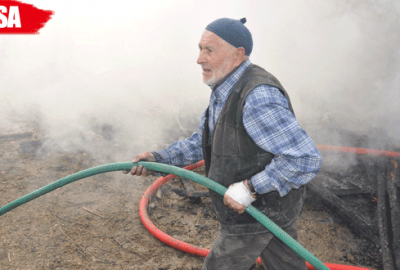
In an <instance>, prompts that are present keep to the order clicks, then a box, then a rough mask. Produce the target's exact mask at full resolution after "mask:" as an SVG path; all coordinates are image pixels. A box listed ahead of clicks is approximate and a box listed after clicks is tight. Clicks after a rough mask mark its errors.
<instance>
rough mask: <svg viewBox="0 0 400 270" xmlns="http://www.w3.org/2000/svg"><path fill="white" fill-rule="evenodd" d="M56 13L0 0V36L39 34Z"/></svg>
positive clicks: (16, 2) (8, 0)
mask: <svg viewBox="0 0 400 270" xmlns="http://www.w3.org/2000/svg"><path fill="white" fill-rule="evenodd" d="M51 15H54V12H53V11H51V10H42V9H38V8H36V7H34V6H33V5H31V4H25V3H21V2H19V1H15V0H0V34H39V30H40V29H41V28H43V27H44V25H45V24H46V23H47V22H48V21H49V20H50V19H51Z"/></svg>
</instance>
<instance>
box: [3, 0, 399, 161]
mask: <svg viewBox="0 0 400 270" xmlns="http://www.w3.org/2000/svg"><path fill="white" fill-rule="evenodd" d="M24 2H25V3H29V4H33V5H35V6H36V7H37V8H39V9H45V10H52V11H54V12H55V14H54V15H53V16H52V19H51V20H50V21H49V22H48V23H47V24H46V26H45V27H44V28H43V29H41V30H40V34H39V35H20V36H18V35H2V36H0V98H1V107H0V134H7V133H17V132H21V131H23V130H24V129H29V128H32V127H35V126H40V129H42V130H44V132H45V134H46V137H51V138H59V144H61V145H63V146H65V147H67V145H69V147H72V148H74V147H83V146H82V144H81V143H79V140H80V138H81V137H82V134H84V135H85V134H89V135H90V134H92V135H94V136H95V135H96V134H103V136H106V135H107V132H105V133H104V130H106V131H107V130H112V132H113V140H114V141H115V142H118V145H119V147H121V148H123V149H124V151H125V152H124V153H126V155H121V156H118V157H117V158H118V159H119V161H124V160H125V159H131V158H133V157H134V155H135V154H138V153H139V152H141V151H145V150H147V151H152V150H156V149H157V147H160V146H161V145H164V143H165V142H167V141H168V140H169V139H176V137H179V136H180V135H182V134H180V133H182V132H183V133H185V132H186V133H185V135H186V134H188V133H189V134H190V132H189V131H193V130H194V129H195V128H196V127H197V125H198V120H199V119H200V116H201V114H202V112H203V111H204V109H205V108H206V106H207V103H208V98H209V95H210V91H211V90H210V88H209V87H208V86H206V85H204V84H203V83H202V75H201V69H200V67H199V66H198V65H197V64H196V59H197V56H198V42H199V40H200V36H201V34H202V32H203V30H204V28H205V27H206V26H207V24H208V23H210V22H211V21H213V20H215V19H217V18H221V17H229V18H237V19H240V18H242V17H246V18H247V23H246V26H247V27H248V28H249V30H250V31H251V33H252V35H253V39H254V48H253V53H252V55H251V57H250V59H251V61H252V62H253V63H254V64H257V65H260V66H261V67H263V68H265V69H267V70H268V71H269V72H271V73H272V74H274V75H275V76H276V77H277V78H278V79H279V80H280V81H281V83H282V84H283V85H284V87H285V88H286V90H287V91H288V92H289V94H290V96H291V99H292V103H293V106H294V109H295V111H296V115H297V118H298V120H299V122H300V124H301V125H302V126H303V127H304V128H305V129H306V130H307V132H308V133H309V134H310V135H311V137H312V138H313V139H315V140H316V143H318V144H337V145H339V144H342V145H344V144H346V143H347V142H346V140H343V139H342V138H341V137H342V136H343V133H340V132H338V133H337V134H336V133H335V132H333V131H332V130H336V129H335V128H333V127H338V126H339V127H340V129H344V130H348V131H349V132H351V133H356V134H360V135H368V134H382V133H384V134H385V137H384V138H385V140H392V141H393V142H394V143H398V142H399V140H398V139H397V138H398V134H399V132H400V130H399V129H400V117H399V115H400V114H399V113H400V109H399V100H400V91H399V90H400V89H399V88H400V46H399V45H400V21H399V20H400V19H399V18H400V3H399V2H398V1H385V0H381V1H372V0H369V1H361V2H360V1H351V0H348V1H335V0H328V1H295V0H285V1H235V2H233V1H218V2H217V3H215V1H117V2H115V3H113V4H107V3H102V2H96V4H95V5H93V4H92V3H93V2H90V4H89V3H86V2H84V1H46V0H37V1H36V0H31V1H24ZM332 128H333V129H332ZM182 129H184V130H183V131H182ZM173 130H179V132H180V133H179V132H176V133H174V131H173ZM185 130H187V131H185ZM102 132H103V133H102ZM67 142H68V143H67ZM71 142H74V143H72V144H71ZM348 143H350V142H348ZM71 145H72V146H71ZM381 145H382V146H384V145H385V143H382V144H381Z"/></svg>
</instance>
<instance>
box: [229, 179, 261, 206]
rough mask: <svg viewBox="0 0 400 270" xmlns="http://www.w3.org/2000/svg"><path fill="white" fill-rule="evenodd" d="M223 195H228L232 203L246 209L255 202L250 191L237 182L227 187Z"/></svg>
mask: <svg viewBox="0 0 400 270" xmlns="http://www.w3.org/2000/svg"><path fill="white" fill-rule="evenodd" d="M225 195H228V196H229V197H231V198H232V199H233V200H234V201H236V202H238V203H240V204H241V205H244V206H246V207H248V206H249V205H250V204H251V203H252V202H254V201H255V200H256V199H255V198H253V196H251V193H250V191H249V190H248V189H247V187H246V186H245V185H244V184H243V182H238V183H235V184H233V185H231V186H229V188H228V190H227V191H226V193H225Z"/></svg>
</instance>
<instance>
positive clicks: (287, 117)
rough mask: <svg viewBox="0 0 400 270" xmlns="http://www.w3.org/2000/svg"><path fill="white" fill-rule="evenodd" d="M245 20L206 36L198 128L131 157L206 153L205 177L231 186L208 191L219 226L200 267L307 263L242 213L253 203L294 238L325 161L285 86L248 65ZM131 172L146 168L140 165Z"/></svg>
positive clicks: (172, 159) (190, 159) (182, 159)
mask: <svg viewBox="0 0 400 270" xmlns="http://www.w3.org/2000/svg"><path fill="white" fill-rule="evenodd" d="M245 22H246V19H241V20H240V21H239V20H233V19H227V18H223V19H218V20H216V21H214V22H212V23H210V24H209V25H208V26H207V28H206V30H205V31H204V33H203V35H202V37H201V40H200V43H199V49H200V54H199V58H198V59H197V63H198V64H199V65H201V67H202V70H203V80H204V82H205V83H206V84H207V85H209V86H210V87H211V89H212V92H211V98H210V103H209V107H208V108H207V109H206V111H205V112H204V113H203V115H202V117H201V120H200V127H199V129H200V130H199V132H196V133H193V135H192V136H191V137H190V138H188V139H185V140H181V141H176V142H174V143H172V144H171V145H170V146H169V147H168V148H166V149H163V150H160V151H155V152H152V153H150V152H145V153H143V154H141V155H138V156H137V157H136V158H135V159H134V160H133V162H138V161H139V160H144V161H157V162H162V163H166V164H171V165H176V166H184V165H188V164H191V163H194V162H197V161H199V160H201V159H203V158H204V159H205V161H206V172H207V176H208V177H209V178H211V179H213V180H214V181H217V182H219V183H220V184H222V185H224V186H226V187H228V191H227V192H226V194H225V196H224V197H223V198H222V197H221V196H219V195H218V194H216V193H215V192H213V191H210V192H211V195H212V200H213V205H214V208H215V211H216V213H217V216H218V219H219V221H220V232H219V235H218V238H217V239H216V241H215V242H214V245H213V247H212V249H211V252H210V253H209V255H208V256H207V258H206V259H205V262H204V265H203V268H202V269H203V270H204V269H208V270H221V269H229V270H234V269H237V270H239V269H240V270H245V269H249V268H250V267H251V266H252V264H253V263H254V261H255V260H256V259H257V257H258V256H261V259H262V261H263V264H264V265H265V266H266V268H267V269H268V270H272V269H279V270H282V269H283V270H285V269H296V270H299V269H307V267H306V264H305V262H304V260H303V259H302V258H300V257H299V256H298V255H297V254H296V253H295V252H294V251H292V250H291V249H290V248H289V247H287V246H286V245H285V244H284V243H283V242H281V241H280V240H279V239H277V238H276V237H275V236H274V235H272V234H271V232H269V231H268V230H267V229H266V228H265V227H264V226H262V225H261V224H259V223H258V222H257V221H256V220H255V219H254V218H253V217H251V216H250V215H249V214H247V213H244V210H245V209H246V207H247V206H249V205H250V204H252V205H253V206H255V207H256V208H258V209H259V210H260V211H262V212H263V213H264V214H266V215H267V216H268V217H269V218H270V219H271V220H272V221H274V222H275V223H276V224H277V225H279V226H280V227H281V228H282V229H283V230H285V231H286V232H287V233H288V234H289V235H291V236H292V237H293V238H295V239H296V238H297V225H296V224H297V223H296V219H297V217H298V215H299V213H300V211H301V208H302V206H303V202H304V198H305V186H304V185H305V184H306V183H308V182H309V181H310V180H311V179H313V178H314V177H315V175H316V174H317V173H318V171H319V169H320V167H321V156H320V154H319V152H318V150H317V149H316V147H315V145H314V143H313V142H312V141H311V139H310V138H309V137H308V135H307V134H306V132H305V131H304V130H303V129H302V128H301V127H300V126H299V124H298V122H297V121H296V118H295V116H294V113H293V109H292V106H291V103H290V99H289V96H288V94H287V93H286V91H285V89H284V88H283V87H282V85H281V84H280V82H279V81H278V80H277V79H276V78H275V77H274V76H272V75H271V74H270V73H268V72H267V71H265V70H264V69H262V68H260V67H258V66H256V65H253V64H251V62H250V60H249V55H250V54H251V51H252V47H253V41H252V36H251V33H250V31H249V30H248V29H247V28H246V27H245V26H244V23H245ZM131 174H132V175H143V176H146V175H148V174H149V172H147V171H146V169H144V168H143V167H142V166H139V167H134V168H132V171H131Z"/></svg>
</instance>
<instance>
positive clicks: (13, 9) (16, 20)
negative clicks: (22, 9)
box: [7, 6, 21, 28]
mask: <svg viewBox="0 0 400 270" xmlns="http://www.w3.org/2000/svg"><path fill="white" fill-rule="evenodd" d="M13 24H14V25H15V27H18V28H21V18H20V16H19V9H18V6H10V11H9V12H8V25H7V27H9V28H12V27H13Z"/></svg>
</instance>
